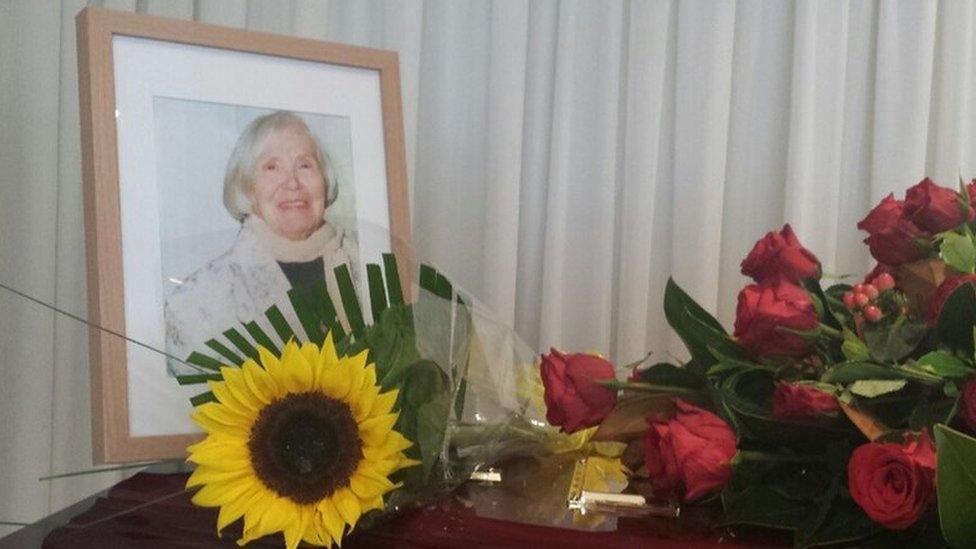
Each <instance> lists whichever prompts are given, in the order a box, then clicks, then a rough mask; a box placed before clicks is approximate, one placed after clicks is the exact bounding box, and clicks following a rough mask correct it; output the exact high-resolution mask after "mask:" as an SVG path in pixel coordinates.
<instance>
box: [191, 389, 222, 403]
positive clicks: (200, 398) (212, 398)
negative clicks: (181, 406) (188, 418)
mask: <svg viewBox="0 0 976 549" xmlns="http://www.w3.org/2000/svg"><path fill="white" fill-rule="evenodd" d="M208 402H217V396H216V395H214V394H213V393H212V392H210V391H207V392H206V393H200V394H199V395H196V396H194V397H191V398H190V404H192V405H194V406H199V405H201V404H206V403H208Z"/></svg>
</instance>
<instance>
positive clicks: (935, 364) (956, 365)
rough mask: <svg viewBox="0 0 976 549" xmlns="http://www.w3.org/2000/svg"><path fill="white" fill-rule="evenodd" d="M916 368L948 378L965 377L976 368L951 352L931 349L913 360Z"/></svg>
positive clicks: (974, 372)
mask: <svg viewBox="0 0 976 549" xmlns="http://www.w3.org/2000/svg"><path fill="white" fill-rule="evenodd" d="M915 365H916V367H917V368H919V369H921V370H923V371H925V372H928V373H930V374H933V375H937V376H942V377H949V378H966V377H969V376H971V375H973V374H976V370H974V369H973V368H972V366H970V365H969V364H966V362H965V361H963V360H961V359H959V358H958V357H956V356H955V355H953V354H952V353H947V352H945V351H933V352H931V353H928V354H927V355H925V356H923V357H922V358H920V359H918V360H917V361H916V362H915Z"/></svg>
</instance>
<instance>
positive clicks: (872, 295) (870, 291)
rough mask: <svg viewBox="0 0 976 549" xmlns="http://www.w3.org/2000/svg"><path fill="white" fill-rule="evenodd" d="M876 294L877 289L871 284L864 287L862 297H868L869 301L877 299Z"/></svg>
mask: <svg viewBox="0 0 976 549" xmlns="http://www.w3.org/2000/svg"><path fill="white" fill-rule="evenodd" d="M878 293H879V292H878V288H877V287H876V286H874V285H873V284H865V285H864V295H866V296H868V298H869V299H877V297H878Z"/></svg>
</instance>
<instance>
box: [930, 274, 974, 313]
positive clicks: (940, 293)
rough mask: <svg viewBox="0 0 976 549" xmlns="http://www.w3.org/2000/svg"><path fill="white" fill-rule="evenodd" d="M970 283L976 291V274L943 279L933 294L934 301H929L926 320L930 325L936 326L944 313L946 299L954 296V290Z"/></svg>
mask: <svg viewBox="0 0 976 549" xmlns="http://www.w3.org/2000/svg"><path fill="white" fill-rule="evenodd" d="M967 283H968V284H969V285H970V288H971V289H972V290H973V291H976V275H972V274H965V275H956V276H950V277H949V278H946V279H945V280H944V281H942V284H940V285H939V288H938V289H937V290H936V291H935V295H934V296H932V301H931V302H930V303H929V310H928V313H927V314H926V315H925V322H927V323H928V324H929V326H935V325H936V324H938V322H939V315H941V314H942V307H945V304H946V301H949V297H951V296H952V294H953V292H955V291H956V290H957V289H959V287H960V286H962V285H963V284H967Z"/></svg>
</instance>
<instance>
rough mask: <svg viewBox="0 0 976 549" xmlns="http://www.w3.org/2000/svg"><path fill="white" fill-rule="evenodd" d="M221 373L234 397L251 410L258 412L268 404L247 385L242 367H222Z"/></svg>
mask: <svg viewBox="0 0 976 549" xmlns="http://www.w3.org/2000/svg"><path fill="white" fill-rule="evenodd" d="M252 364H253V362H252ZM254 366H257V364H254ZM220 375H221V376H223V378H224V381H225V382H226V383H227V389H229V390H230V392H231V394H232V395H233V396H234V398H235V399H237V401H238V402H240V403H241V405H243V406H245V407H247V408H248V409H249V410H250V411H252V412H257V411H258V410H260V409H261V407H262V406H264V404H266V403H265V402H262V401H261V399H259V398H257V397H256V395H255V394H254V392H253V391H251V390H250V388H249V387H248V386H247V380H246V379H245V375H244V371H243V370H242V369H241V368H221V369H220Z"/></svg>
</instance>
